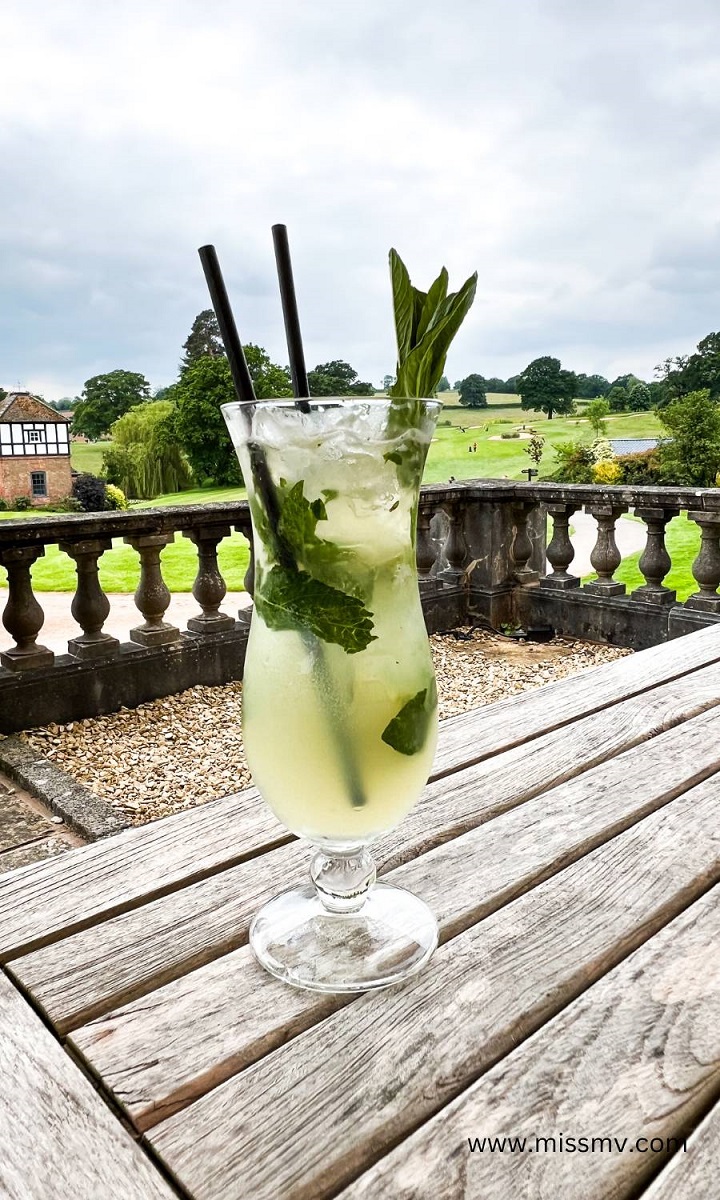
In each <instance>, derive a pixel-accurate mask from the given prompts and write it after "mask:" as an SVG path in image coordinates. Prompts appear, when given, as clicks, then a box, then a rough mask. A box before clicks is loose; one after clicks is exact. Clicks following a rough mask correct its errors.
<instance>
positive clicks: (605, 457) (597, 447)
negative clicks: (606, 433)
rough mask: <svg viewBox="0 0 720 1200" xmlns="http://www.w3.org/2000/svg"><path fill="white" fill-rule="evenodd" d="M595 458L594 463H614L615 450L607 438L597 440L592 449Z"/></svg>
mask: <svg viewBox="0 0 720 1200" xmlns="http://www.w3.org/2000/svg"><path fill="white" fill-rule="evenodd" d="M590 449H591V451H592V456H593V462H596V463H599V462H612V461H613V460H614V458H615V455H614V453H613V448H612V446H611V445H610V443H609V441H608V440H607V438H595V441H594V442H593V444H592V446H591V447H590Z"/></svg>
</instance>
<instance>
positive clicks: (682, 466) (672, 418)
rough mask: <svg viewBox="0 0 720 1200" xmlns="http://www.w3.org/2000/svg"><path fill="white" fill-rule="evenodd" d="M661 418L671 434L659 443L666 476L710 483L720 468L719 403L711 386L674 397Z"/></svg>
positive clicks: (679, 481) (666, 478) (694, 484)
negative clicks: (712, 394)
mask: <svg viewBox="0 0 720 1200" xmlns="http://www.w3.org/2000/svg"><path fill="white" fill-rule="evenodd" d="M660 420H661V421H662V423H663V425H664V426H665V428H666V429H667V431H668V433H669V434H670V435H671V436H670V438H669V439H668V440H667V441H663V442H661V444H660V446H659V447H658V454H659V457H660V462H661V463H662V468H663V480H664V481H666V482H668V483H673V484H677V485H680V486H687V487H711V486H712V485H713V484H714V483H715V479H716V476H717V474H718V472H720V405H719V404H718V403H717V402H716V401H715V400H713V399H712V396H711V394H710V390H709V388H703V389H701V390H700V391H697V392H689V393H688V395H687V396H680V397H678V398H677V399H676V400H673V401H671V402H670V404H668V405H667V407H666V408H664V409H663V410H662V412H661V414H660Z"/></svg>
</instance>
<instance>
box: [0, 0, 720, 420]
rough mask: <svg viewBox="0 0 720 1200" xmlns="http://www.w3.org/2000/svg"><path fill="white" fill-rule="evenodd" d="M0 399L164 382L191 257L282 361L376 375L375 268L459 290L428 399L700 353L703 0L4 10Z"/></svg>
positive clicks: (709, 31) (716, 150) (151, 0)
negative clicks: (115, 381)
mask: <svg viewBox="0 0 720 1200" xmlns="http://www.w3.org/2000/svg"><path fill="white" fill-rule="evenodd" d="M0 47H1V53H0V61H1V63H2V73H1V74H0V266H1V269H0V384H3V385H4V386H5V387H6V388H9V387H14V386H16V384H17V383H18V382H21V383H22V384H24V385H25V386H27V387H30V388H32V389H35V390H38V391H40V392H42V393H43V394H44V395H45V396H46V397H47V398H48V399H56V398H59V397H60V396H64V395H73V394H76V393H77V392H79V391H80V389H81V388H82V385H83V382H84V380H86V379H87V378H89V377H90V376H92V375H95V374H98V373H100V372H104V371H109V370H113V369H114V368H116V367H122V368H126V369H128V370H135V371H142V372H143V373H144V374H145V375H146V376H147V377H148V379H149V380H150V382H151V385H152V386H153V387H159V386H162V385H165V384H168V383H170V382H171V381H172V380H173V379H174V378H175V376H176V373H177V364H178V360H179V357H180V353H181V347H182V343H183V341H184V340H185V338H186V337H187V334H188V332H189V329H190V326H191V324H192V320H193V318H194V316H195V314H196V313H197V312H199V311H200V310H201V309H203V308H206V307H207V306H208V299H207V293H206V291H205V284H204V280H203V277H202V273H201V269H200V266H199V262H198V259H197V254H196V248H197V247H198V246H199V245H201V244H203V243H205V242H214V243H215V244H216V246H217V248H218V253H219V255H220V260H221V263H222V265H223V268H224V271H225V274H226V278H227V282H228V287H229V291H230V294H231V298H232V301H233V305H234V308H235V312H236V317H237V321H238V325H239V327H240V331H241V334H242V337H243V339H244V340H245V341H253V342H257V343H259V344H261V345H263V346H265V347H266V348H267V349H268V351H269V352H270V353H271V355H272V356H273V358H275V359H276V360H277V361H280V362H283V363H284V362H285V361H286V353H285V349H284V342H283V335H282V319H281V315H280V309H279V302H278V296H277V289H276V284H275V279H274V260H273V253H272V243H271V238H270V226H271V225H272V224H273V222H276V221H284V222H286V223H287V225H288V227H289V231H290V240H291V246H292V250H293V258H294V263H295V273H296V282H297V288H298V295H299V302H300V306H301V320H302V326H303V332H304V337H305V343H306V356H307V359H308V362H309V365H314V364H315V363H316V362H322V361H326V360H328V359H331V358H345V359H347V360H349V361H350V362H351V363H352V364H353V366H355V368H356V369H357V370H358V371H359V372H360V375H361V377H362V378H364V379H370V380H372V381H374V382H376V383H377V382H379V381H380V380H381V378H382V376H383V375H384V374H385V373H386V372H388V371H391V370H392V369H393V367H394V353H395V350H394V340H393V331H392V316H391V307H390V293H389V286H388V276H387V251H388V248H389V247H390V246H391V245H394V246H396V247H397V249H398V251H399V252H400V254H401V255H402V257H403V258H404V259H405V261H406V263H407V264H408V267H409V268H410V272H411V276H412V277H413V281H414V282H415V283H416V284H418V285H419V286H426V285H427V284H428V283H429V282H430V280H431V279H432V278H433V277H434V275H435V274H436V273H437V270H438V269H439V267H440V266H441V265H442V264H446V265H447V267H448V269H449V271H450V278H451V284H452V283H454V284H460V283H461V282H462V280H463V279H464V278H465V277H466V276H467V275H468V274H470V272H471V271H472V270H474V269H477V270H478V273H479V287H478V299H477V301H476V303H475V307H474V309H473V310H472V312H471V314H470V316H469V317H468V319H467V321H466V324H465V326H464V328H463V330H462V332H461V334H460V335H459V337H458V339H457V342H456V345H455V347H454V348H453V350H452V352H451V357H450V360H449V363H448V374H449V376H450V378H451V379H452V380H454V379H456V378H460V377H462V376H463V375H465V374H467V373H469V372H470V371H479V372H480V373H482V374H484V375H490V374H499V375H502V376H507V375H510V374H514V373H516V372H517V371H518V370H521V369H522V368H523V367H524V366H526V364H527V363H528V362H529V361H530V360H531V359H532V358H534V357H537V356H538V355H540V354H548V353H549V354H555V355H558V356H559V357H560V358H561V359H562V361H563V365H565V366H568V367H571V368H573V369H575V370H577V371H587V372H593V371H600V372H602V373H603V374H605V375H608V376H610V377H612V376H613V375H616V374H619V373H624V372H625V371H634V372H635V373H636V374H638V375H641V376H644V377H645V378H650V377H651V376H652V369H653V366H654V364H655V363H657V362H658V361H659V360H660V359H661V358H663V357H664V356H666V355H669V354H675V353H680V352H686V351H689V350H691V349H692V348H693V346H694V345H695V343H696V342H697V341H698V340H699V339H700V338H701V337H702V336H704V335H705V334H706V333H708V332H709V331H710V330H715V329H717V328H718V327H720V310H719V305H718V302H719V300H720V225H719V220H720V139H719V138H718V132H719V130H720V6H718V4H717V0H603V2H602V3H601V4H595V3H591V2H586V0H446V3H445V4H444V5H443V6H440V5H439V4H438V3H437V2H436V0H362V2H361V3H360V2H357V3H355V2H352V0H303V2H302V3H298V2H292V0H123V2H122V3H121V4H112V5H111V4H109V3H102V2H98V0H3V3H2V6H0Z"/></svg>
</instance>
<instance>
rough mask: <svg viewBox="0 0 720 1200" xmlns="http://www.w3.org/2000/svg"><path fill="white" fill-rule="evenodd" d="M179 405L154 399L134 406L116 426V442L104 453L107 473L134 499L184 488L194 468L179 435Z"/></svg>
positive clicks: (112, 481)
mask: <svg viewBox="0 0 720 1200" xmlns="http://www.w3.org/2000/svg"><path fill="white" fill-rule="evenodd" d="M174 414H175V405H174V404H173V402H172V401H171V400H150V401H148V402H147V403H146V404H139V405H138V406H137V407H136V408H131V409H130V411H129V412H126V413H125V416H124V417H120V419H119V420H117V421H116V422H115V423H114V425H113V426H112V430H111V432H112V437H113V444H112V446H111V447H110V448H108V449H107V450H106V451H105V453H104V455H103V475H104V476H105V478H106V479H107V481H108V483H115V484H117V486H118V487H121V488H122V490H123V491H124V492H125V495H126V496H128V497H129V498H130V499H131V500H154V498H155V497H156V496H160V495H164V494H167V493H169V492H180V491H182V490H183V488H187V487H189V486H190V484H191V483H192V472H191V470H190V465H189V463H188V460H187V458H186V457H185V454H184V453H183V451H182V450H181V448H180V445H179V444H178V441H177V437H176V436H175V422H174Z"/></svg>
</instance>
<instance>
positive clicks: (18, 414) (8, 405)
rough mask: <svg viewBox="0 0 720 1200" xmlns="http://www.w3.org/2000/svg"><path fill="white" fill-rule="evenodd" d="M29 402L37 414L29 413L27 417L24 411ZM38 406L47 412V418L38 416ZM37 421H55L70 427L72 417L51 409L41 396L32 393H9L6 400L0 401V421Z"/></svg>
mask: <svg viewBox="0 0 720 1200" xmlns="http://www.w3.org/2000/svg"><path fill="white" fill-rule="evenodd" d="M28 400H29V401H31V404H32V407H33V408H34V409H35V412H34V413H28V414H27V415H26V414H24V413H23V411H22V410H23V403H25V404H27V401H28ZM38 406H39V407H40V408H41V409H44V410H45V412H46V413H47V416H46V417H45V416H43V417H38V416H37V409H38ZM13 410H15V411H13ZM37 420H47V421H54V422H56V423H58V424H62V425H68V424H69V423H70V417H68V416H66V415H65V413H61V412H58V411H57V409H54V408H51V406H50V405H49V404H46V403H45V401H44V400H41V399H40V397H39V396H33V395H32V393H31V392H8V394H7V396H6V397H5V399H4V400H0V421H37Z"/></svg>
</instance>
